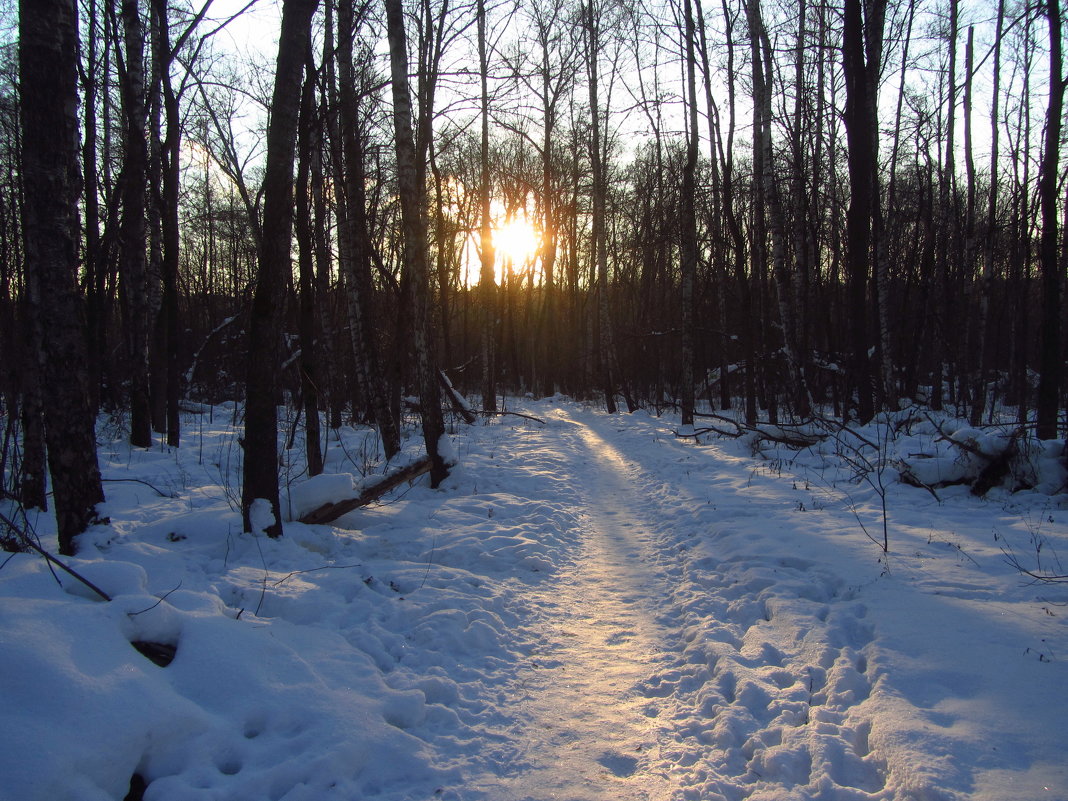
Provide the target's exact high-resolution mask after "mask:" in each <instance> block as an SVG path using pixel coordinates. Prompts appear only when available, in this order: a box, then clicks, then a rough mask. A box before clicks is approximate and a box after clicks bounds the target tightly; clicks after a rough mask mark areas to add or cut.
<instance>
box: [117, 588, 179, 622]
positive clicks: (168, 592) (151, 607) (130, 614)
mask: <svg viewBox="0 0 1068 801" xmlns="http://www.w3.org/2000/svg"><path fill="white" fill-rule="evenodd" d="M181 586H182V581H181V579H179V580H178V585H177V586H176V587H175V588H174V589H173V590H168V591H167V592H165V593H163V595H161V596H160V597H159V600H158V601H156V602H155V603H154V604H152V606H147V607H145V608H144V609H142V610H141V611H140V612H127V613H126V616H127V617H137V616H138V615H143V614H144V613H145V612H149V611H151V610H153V609H155V608H156V607H157V606H159V605H160V604H161V603H163V602H164V601H166V600H167V596H169V595H170V594H171V593H173V592H177V591H178V588H179V587H181Z"/></svg>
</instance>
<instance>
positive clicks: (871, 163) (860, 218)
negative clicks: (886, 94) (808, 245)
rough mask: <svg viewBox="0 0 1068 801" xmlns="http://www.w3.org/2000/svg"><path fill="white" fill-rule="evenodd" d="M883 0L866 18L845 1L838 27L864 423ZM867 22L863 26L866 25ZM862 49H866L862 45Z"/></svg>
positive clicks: (851, 285)
mask: <svg viewBox="0 0 1068 801" xmlns="http://www.w3.org/2000/svg"><path fill="white" fill-rule="evenodd" d="M881 3H885V0H872V1H871V2H870V3H869V4H868V5H869V7H868V13H867V20H865V15H864V14H863V12H862V9H861V0H845V13H844V16H843V26H842V51H843V67H844V71H845V79H846V109H845V124H846V138H847V142H848V147H849V152H848V162H849V209H848V210H847V212H846V270H847V282H848V297H849V307H848V308H849V333H850V339H851V340H852V342H851V345H852V355H851V365H850V367H851V369H850V384H851V385H852V387H853V389H854V390H855V391H856V395H857V415H858V417H859V418H860V420H861V422H865V423H866V422H867V421H869V420H871V418H872V417H873V416H874V415H875V409H874V402H873V398H872V384H871V365H870V362H869V359H868V341H869V337H868V319H867V313H866V310H867V282H868V274H869V272H870V271H869V269H868V267H869V264H870V261H871V244H872V236H871V222H872V203H873V202H874V200H875V198H874V192H875V189H876V187H875V182H874V178H875V172H876V159H877V153H876V150H875V143H876V141H877V140H876V136H877V135H878V130H877V126H876V116H875V105H876V101H875V98H874V97H873V96H872V94H871V93H872V89H873V87H874V80H873V77H872V76H873V74H874V75H876V76H877V75H878V71H879V64H878V62H877V61H875V62H874V63H873V62H872V61H870V60H869V59H867V58H866V57H865V51H866V50H867V51H868V53H869V54H870V53H871V37H872V36H873V35H878V36H880V37H881V35H882V31H881V26H880V27H879V30H878V33H877V34H876V33H875V32H874V31H873V30H872V28H873V26H872V21H873V20H872V16H873V14H874V13H878V11H877V10H875V11H873V7H876V6H879V5H880V4H881ZM866 23H867V24H866ZM866 45H867V47H866Z"/></svg>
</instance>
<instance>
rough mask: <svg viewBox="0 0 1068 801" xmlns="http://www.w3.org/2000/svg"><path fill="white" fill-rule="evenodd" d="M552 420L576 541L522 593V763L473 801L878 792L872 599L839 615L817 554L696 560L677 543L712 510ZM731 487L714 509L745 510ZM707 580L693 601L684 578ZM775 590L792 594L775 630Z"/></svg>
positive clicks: (518, 711)
mask: <svg viewBox="0 0 1068 801" xmlns="http://www.w3.org/2000/svg"><path fill="white" fill-rule="evenodd" d="M602 425H605V424H604V423H602ZM550 426H551V429H552V430H553V431H554V433H555V434H556V436H555V437H554V439H555V442H554V445H553V447H551V448H548V449H547V450H548V451H549V452H550V453H552V454H553V455H554V457H555V458H556V459H558V460H559V461H560V463H559V465H558V470H559V471H560V472H562V473H564V474H566V475H567V476H568V480H569V482H571V483H572V484H573V485H574V487H575V490H576V493H577V496H578V497H577V499H576V501H577V504H578V507H579V510H578V511H577V513H576V514H577V517H578V519H579V520H580V521H581V525H580V527H579V533H580V535H581V546H580V549H579V552H578V554H577V555H576V559H575V562H574V564H572V565H571V566H570V567H569V568H568V569H566V570H565V571H564V572H563V573H562V574H561V575H559V576H558V577H557V578H556V579H554V580H552V581H549V582H545V583H543V584H540V585H537V587H536V590H535V591H534V592H533V593H532V594H531V595H530V596H528V601H529V602H530V603H531V605H532V607H533V609H535V610H536V613H537V618H536V621H535V622H534V624H533V627H534V637H535V639H536V640H538V641H539V642H540V643H541V644H540V645H539V646H538V647H537V649H536V650H535V651H534V652H533V653H532V654H531V660H530V663H529V667H528V668H527V669H526V670H525V671H524V672H523V673H522V674H521V679H520V682H521V683H520V685H519V691H518V692H517V694H516V698H515V699H514V702H513V708H511V709H507V710H506V711H505V716H506V718H510V717H512V716H514V719H515V720H516V721H517V722H518V725H517V727H516V730H515V731H514V732H512V734H513V735H514V736H515V738H516V740H517V741H518V742H519V743H520V744H521V745H520V746H519V752H520V754H521V758H520V764H522V766H523V767H522V768H521V769H519V770H517V771H516V772H514V773H511V774H510V775H509V776H508V777H507V778H506V779H503V780H500V779H495V778H494V777H492V776H483V777H479V778H478V779H477V780H475V781H473V782H472V783H471V785H469V787H468V788H467V789H468V794H466V795H465V796H464V797H478V798H485V799H487V800H488V799H499V800H500V801H528V800H529V801H548V799H568V800H569V801H600V800H601V799H603V800H604V801H610V800H615V801H627V800H628V799H636V800H637V799H647V800H648V801H660V800H661V799H674V798H680V799H681V798H694V799H700V798H715V797H725V798H732V799H741V798H756V797H765V795H766V794H767V793H769V792H774V791H778V792H784V791H785V792H787V793H788V792H789V791H790V788H795V789H799V788H802V787H808V788H810V789H812V790H815V791H817V793H818V792H819V791H820V790H821V789H822V790H827V791H833V792H835V793H837V795H836V796H835V797H836V798H843V799H845V798H870V797H876V795H877V794H878V792H879V791H880V790H882V789H883V787H884V784H885V782H884V780H883V774H884V769H885V766H884V763H883V762H882V760H880V759H879V757H877V756H872V754H871V749H870V747H869V744H868V736H869V732H870V730H871V722H870V720H869V719H868V718H867V717H866V716H864V715H863V714H859V715H855V714H853V709H854V708H855V707H856V705H857V704H859V703H861V702H862V701H864V700H865V699H866V698H867V697H868V695H869V691H870V681H869V679H868V678H867V677H866V676H865V673H866V672H867V669H868V667H867V658H866V657H865V656H864V655H863V649H864V647H865V646H866V645H867V644H868V643H869V642H870V641H871V639H872V636H871V628H870V626H868V625H866V624H865V623H863V622H862V621H863V617H864V616H866V613H867V610H866V609H865V608H864V606H863V605H853V606H851V607H848V608H847V609H845V610H837V611H836V613H835V614H834V615H832V614H831V610H830V608H829V607H828V606H827V605H826V602H827V601H829V600H831V599H833V598H835V597H837V596H838V595H839V593H840V591H841V590H842V589H843V583H842V582H841V580H840V579H838V578H837V577H835V576H833V575H830V574H827V573H825V572H821V571H820V570H819V569H818V568H817V566H816V564H815V563H813V562H810V561H805V560H792V561H791V560H784V559H781V558H774V557H772V558H768V557H767V556H763V557H762V556H759V555H754V556H753V557H752V558H748V559H735V560H730V559H727V560H723V563H722V565H720V564H719V563H718V561H714V562H710V561H709V560H708V559H704V560H701V561H700V564H699V565H698V566H697V567H696V568H695V567H694V566H692V565H689V566H687V561H688V560H687V559H686V558H681V559H680V558H679V557H678V556H677V554H678V552H679V549H678V548H677V547H676V544H675V543H672V542H671V537H672V535H673V534H678V533H679V531H680V530H681V532H682V533H683V534H684V535H687V536H692V535H693V534H694V529H695V526H694V524H695V522H698V521H697V520H695V519H694V518H695V517H697V518H699V517H700V514H701V507H702V506H703V507H705V508H706V509H709V510H711V509H713V508H714V507H713V506H712V505H711V504H709V503H708V502H706V501H702V500H699V499H696V498H693V497H684V492H685V491H684V490H683V489H681V488H679V487H678V486H671V485H668V484H666V483H664V482H662V481H660V482H658V481H657V480H656V477H655V476H654V475H652V474H650V473H649V472H647V468H643V465H642V464H641V462H640V461H639V459H629V458H627V457H626V456H624V455H623V453H621V452H620V450H619V449H617V448H616V447H614V446H613V445H612V444H610V443H609V441H608V440H607V439H606V435H609V436H610V434H611V433H613V432H611V431H610V430H609V429H608V428H607V427H606V429H605V434H602V433H599V432H598V431H597V430H595V428H594V427H593V426H591V424H590V421H588V420H578V419H576V418H575V417H574V416H573V415H570V414H568V413H567V412H565V411H564V410H557V411H556V412H554V414H553V415H552V418H551V422H550ZM607 426H611V422H609V423H608V424H607ZM541 446H542V447H543V448H544V443H541ZM513 447H515V448H516V449H518V450H519V451H521V450H522V448H523V446H522V445H521V444H519V443H516V444H515V445H514V446H513ZM638 456H639V458H640V454H638ZM514 458H515V459H516V460H518V461H522V458H523V457H522V455H521V453H516V454H515V457H514ZM543 458H544V457H543ZM539 469H545V464H544V463H541V464H539ZM737 492H738V488H737V487H730V486H726V485H724V486H721V487H720V488H719V491H718V493H717V498H718V506H719V507H726V508H727V509H731V508H733V507H735V506H744V505H745V504H746V503H747V502H748V501H747V499H745V498H738V497H737ZM680 515H681V516H682V517H684V518H685V523H682V521H680ZM719 517H721V518H722V517H723V515H719ZM772 517H774V515H772ZM672 521H676V525H672ZM698 530H699V531H700V533H701V534H702V535H703V536H709V535H710V534H711V533H712V532H710V531H707V530H704V531H701V530H700V528H698ZM665 546H666V547H665ZM698 574H700V575H699V577H698V578H699V580H700V581H701V587H700V592H698V593H694V592H693V590H694V587H693V586H692V585H690V584H689V583H688V582H687V581H686V577H689V578H691V580H692V578H693V577H695V576H698ZM680 586H681V587H682V588H684V591H683V592H680ZM795 592H796V593H797V594H798V595H800V596H801V597H800V598H799V599H793V598H790V596H792V595H793V594H794V593H795ZM779 597H785V598H787V599H788V600H787V601H785V603H780V604H778V605H779V606H780V607H782V614H781V616H778V619H775V620H774V621H773V617H775V616H774V613H773V611H772V610H774V609H776V599H777V598H779ZM532 788H536V789H532ZM471 791H475V792H474V793H472V792H471ZM713 793H714V794H715V795H713ZM762 794H764V795H762Z"/></svg>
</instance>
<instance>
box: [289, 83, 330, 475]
mask: <svg viewBox="0 0 1068 801" xmlns="http://www.w3.org/2000/svg"><path fill="white" fill-rule="evenodd" d="M315 116H316V115H315V74H314V67H313V65H312V64H310V63H309V64H308V74H307V76H306V77H305V79H304V89H303V93H302V95H301V104H300V123H299V125H300V128H299V131H298V133H297V207H296V235H297V254H298V255H297V266H298V271H299V280H300V394H301V397H302V398H303V400H304V452H305V454H306V457H307V461H308V475H309V476H317V475H319V474H320V473H322V472H323V449H322V445H321V444H320V442H319V434H320V431H319V358H318V357H319V337H317V336H316V325H315V304H316V298H315V267H314V260H313V254H314V246H313V244H312V243H313V237H312V221H311V197H310V172H311V148H312V128H313V127H314V126H316V125H318V121H317V120H316V119H315Z"/></svg>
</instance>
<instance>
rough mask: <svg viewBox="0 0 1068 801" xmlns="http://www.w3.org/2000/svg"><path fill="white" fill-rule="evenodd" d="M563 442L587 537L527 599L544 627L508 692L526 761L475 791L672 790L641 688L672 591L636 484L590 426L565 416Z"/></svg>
mask: <svg viewBox="0 0 1068 801" xmlns="http://www.w3.org/2000/svg"><path fill="white" fill-rule="evenodd" d="M561 445H562V446H563V447H562V448H561V454H562V455H566V461H567V468H568V469H569V470H570V471H571V472H572V473H573V475H574V476H575V479H576V482H578V483H579V492H580V494H581V496H582V500H583V503H584V508H583V509H582V510H581V512H580V513H579V514H578V519H579V520H580V521H581V527H582V532H581V535H582V537H581V538H582V546H581V549H580V553H579V555H578V558H577V559H576V561H575V563H574V564H573V565H571V566H570V567H569V568H567V569H566V570H565V571H563V573H562V574H561V575H560V576H559V577H557V579H556V580H554V581H552V582H549V583H548V585H547V586H545V587H543V588H542V589H541V590H540V595H539V597H537V598H535V599H531V600H532V601H533V605H534V607H535V608H536V609H538V610H539V612H540V615H541V617H540V619H539V620H538V621H537V623H536V624H535V625H536V626H537V630H538V631H539V633H540V634H541V635H542V636H541V640H540V644H539V645H538V646H537V648H536V650H535V652H534V653H533V654H531V660H530V662H529V667H528V668H527V669H526V670H525V672H524V673H523V674H521V676H520V684H519V687H518V688H517V690H516V692H515V698H514V699H513V703H514V704H515V707H516V709H515V710H514V716H515V719H517V720H519V721H521V724H520V728H519V730H518V731H516V732H515V733H514V734H515V736H516V739H517V740H518V742H519V743H520V746H519V747H520V750H521V752H522V760H521V762H522V764H523V765H524V766H525V767H524V769H522V770H521V771H520V772H519V773H517V774H516V775H513V776H511V777H509V778H507V779H501V780H499V783H498V782H497V781H494V780H487V781H486V782H480V786H479V790H480V791H484V792H485V797H486V798H494V799H500V801H518V800H519V799H537V800H538V801H542V799H545V800H546V801H547V800H548V799H568V801H594V799H613V801H631V800H633V801H639V800H641V801H660V800H661V799H667V798H669V797H670V795H671V785H670V783H669V779H668V778H667V777H666V776H665V775H663V773H662V772H660V771H659V770H658V767H659V762H660V759H659V744H658V740H657V738H658V732H657V725H656V709H655V706H654V705H653V703H652V702H651V701H650V700H649V699H648V698H646V697H644V696H643V695H642V694H641V693H640V692H638V691H637V689H636V688H637V687H638V686H639V685H640V683H641V682H642V681H643V680H645V679H647V678H648V677H649V676H650V675H651V674H653V673H654V672H655V671H656V670H657V669H658V667H661V666H663V665H664V663H665V651H666V650H668V649H671V648H673V647H675V645H676V643H674V642H673V638H674V637H676V636H677V632H673V631H671V630H669V629H666V628H665V627H664V626H663V625H662V624H661V622H660V621H659V620H658V615H657V607H658V605H659V604H661V603H662V602H663V601H664V599H665V598H666V595H667V592H666V588H665V587H664V585H663V583H662V582H663V580H664V579H663V577H662V576H661V575H660V573H659V572H658V570H657V569H656V567H655V565H654V563H653V562H654V550H653V544H652V542H651V539H650V536H649V529H648V526H647V524H646V523H645V522H644V521H643V520H642V519H641V518H639V517H637V516H636V515H635V513H634V511H633V507H634V504H633V498H634V494H635V492H637V487H636V486H634V485H633V484H632V483H631V482H630V481H629V480H628V479H627V477H626V471H625V467H624V464H623V461H622V458H621V457H620V455H619V454H618V453H617V452H616V451H615V450H614V449H613V448H611V446H609V445H608V443H607V442H605V441H604V440H603V439H601V438H600V437H598V436H597V435H596V434H595V433H594V432H593V431H591V430H590V429H589V428H587V427H585V426H580V425H579V424H574V423H571V422H570V421H568V422H567V423H566V424H565V426H564V427H562V442H561ZM561 467H564V465H561Z"/></svg>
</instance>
